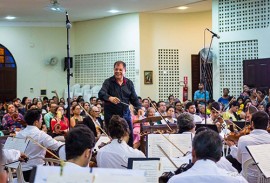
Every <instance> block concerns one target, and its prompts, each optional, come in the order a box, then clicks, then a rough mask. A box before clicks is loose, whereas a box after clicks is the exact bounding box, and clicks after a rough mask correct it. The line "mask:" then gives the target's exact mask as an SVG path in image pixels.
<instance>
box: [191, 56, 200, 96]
mask: <svg viewBox="0 0 270 183" xmlns="http://www.w3.org/2000/svg"><path fill="white" fill-rule="evenodd" d="M200 68H201V66H200V55H191V78H192V79H191V81H192V88H191V92H192V100H193V98H194V92H195V91H196V90H198V84H199V83H200V73H201V69H200ZM189 98H190V97H189Z"/></svg>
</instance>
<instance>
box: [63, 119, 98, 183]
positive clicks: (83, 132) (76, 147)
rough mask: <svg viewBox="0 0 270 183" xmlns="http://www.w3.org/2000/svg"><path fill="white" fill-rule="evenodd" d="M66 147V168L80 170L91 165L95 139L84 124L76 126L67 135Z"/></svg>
mask: <svg viewBox="0 0 270 183" xmlns="http://www.w3.org/2000/svg"><path fill="white" fill-rule="evenodd" d="M65 145H66V147H65V151H66V159H67V162H66V163H65V166H71V167H74V168H80V167H87V166H88V165H89V162H90V159H91V157H92V149H93V147H94V146H95V137H94V134H93V132H92V131H91V130H90V129H89V128H87V127H86V126H85V125H83V124H79V125H77V126H75V127H74V128H73V129H71V130H70V131H69V132H68V133H67V136H66V143H65ZM78 181H79V180H78Z"/></svg>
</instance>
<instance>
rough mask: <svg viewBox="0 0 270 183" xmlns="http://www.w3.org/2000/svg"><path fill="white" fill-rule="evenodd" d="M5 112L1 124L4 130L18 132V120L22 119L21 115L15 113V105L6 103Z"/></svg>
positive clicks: (19, 127)
mask: <svg viewBox="0 0 270 183" xmlns="http://www.w3.org/2000/svg"><path fill="white" fill-rule="evenodd" d="M7 112H8V113H7V114H5V115H4V116H3V119H2V125H3V128H4V129H5V130H9V131H10V132H18V131H20V130H21V128H22V124H21V123H20V121H24V118H23V115H21V114H20V113H16V110H15V106H14V105H13V104H8V106H7Z"/></svg>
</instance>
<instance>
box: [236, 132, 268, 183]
mask: <svg viewBox="0 0 270 183" xmlns="http://www.w3.org/2000/svg"><path fill="white" fill-rule="evenodd" d="M259 144H270V134H269V133H268V132H267V131H266V130H260V129H254V130H252V131H251V132H250V134H249V135H245V136H242V137H240V138H239V141H238V147H236V146H232V147H231V155H232V156H233V157H234V158H236V159H237V160H238V161H239V163H241V164H242V169H243V165H244V163H245V162H246V161H247V160H249V159H251V156H250V154H249V153H248V151H247V149H246V146H248V145H259ZM258 171H259V170H258V169H257V166H250V167H249V168H248V172H247V179H248V181H249V182H257V177H258Z"/></svg>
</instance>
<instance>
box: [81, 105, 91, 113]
mask: <svg viewBox="0 0 270 183" xmlns="http://www.w3.org/2000/svg"><path fill="white" fill-rule="evenodd" d="M82 107H83V108H84V110H85V111H87V112H88V113H89V108H90V103H89V102H84V103H83V106H82ZM84 110H83V111H82V112H81V116H86V115H87V114H86V113H85V111H84Z"/></svg>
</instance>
